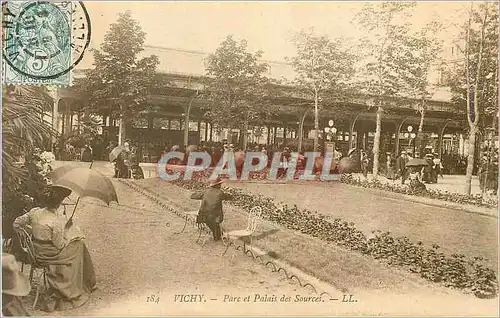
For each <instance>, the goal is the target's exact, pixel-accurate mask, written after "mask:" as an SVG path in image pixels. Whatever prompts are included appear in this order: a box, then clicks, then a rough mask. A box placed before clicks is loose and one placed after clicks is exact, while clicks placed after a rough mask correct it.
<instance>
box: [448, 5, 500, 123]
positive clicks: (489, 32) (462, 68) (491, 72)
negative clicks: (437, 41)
mask: <svg viewBox="0 0 500 318" xmlns="http://www.w3.org/2000/svg"><path fill="white" fill-rule="evenodd" d="M484 10H488V16H487V18H486V20H484ZM471 14H472V23H471V28H470V41H469V42H470V44H469V50H470V57H469V63H470V65H469V82H470V83H471V84H473V83H475V82H476V80H477V81H478V87H479V95H478V101H477V104H478V106H479V109H478V110H479V112H480V113H481V114H483V115H484V116H483V117H482V118H481V119H482V120H481V121H479V122H478V124H479V126H480V127H479V128H484V127H486V126H488V125H491V122H492V121H495V120H496V119H495V118H494V116H495V115H496V113H497V112H498V71H497V70H498V23H497V21H498V9H497V8H496V6H495V5H494V4H493V3H485V4H481V5H480V6H479V9H478V10H474V11H473V12H472V13H471ZM482 24H485V30H484V40H483V52H482V57H481V59H482V62H481V64H482V65H481V70H480V72H479V73H478V72H477V70H478V62H479V60H478V58H479V51H480V41H481V29H480V27H481V25H482ZM468 28H469V26H468V24H467V23H464V25H463V26H462V33H461V36H460V41H459V43H457V47H458V48H459V49H460V50H461V52H462V54H463V55H464V58H465V55H466V52H465V48H464V47H463V46H464V44H463V42H464V41H463V39H466V38H467V30H468ZM446 75H447V76H446V79H447V82H446V84H447V85H449V86H450V87H451V90H452V93H453V102H454V103H457V104H459V105H462V107H464V108H467V70H466V63H464V62H462V63H457V64H452V65H450V67H449V68H448V69H446Z"/></svg>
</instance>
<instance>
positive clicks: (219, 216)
mask: <svg viewBox="0 0 500 318" xmlns="http://www.w3.org/2000/svg"><path fill="white" fill-rule="evenodd" d="M222 182H223V180H222V179H220V178H217V180H216V181H214V182H212V184H210V187H209V189H208V190H207V191H206V192H205V194H204V195H203V199H202V200H201V206H200V211H199V212H198V219H197V220H196V221H197V222H198V223H205V224H206V225H207V226H208V227H209V228H210V230H211V231H212V234H213V236H214V241H219V240H220V239H221V237H222V230H221V228H220V224H221V223H222V221H224V213H223V212H222V200H223V198H224V193H223V192H222V190H221V185H222Z"/></svg>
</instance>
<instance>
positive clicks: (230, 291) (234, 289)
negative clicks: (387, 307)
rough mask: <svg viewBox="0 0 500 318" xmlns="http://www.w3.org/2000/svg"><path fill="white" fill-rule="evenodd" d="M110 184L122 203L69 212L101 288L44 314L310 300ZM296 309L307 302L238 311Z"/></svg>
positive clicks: (226, 310)
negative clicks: (191, 298) (183, 297)
mask: <svg viewBox="0 0 500 318" xmlns="http://www.w3.org/2000/svg"><path fill="white" fill-rule="evenodd" d="M99 170H101V171H102V172H104V173H107V172H106V171H105V170H102V169H99ZM113 183H114V185H115V187H116V190H117V193H118V197H119V200H120V205H116V204H114V203H112V206H111V207H107V206H106V205H104V204H103V203H101V202H99V201H96V200H93V199H91V198H85V199H82V200H81V201H80V204H79V207H78V210H77V211H76V214H75V224H77V225H78V226H80V228H81V229H82V231H83V233H85V235H86V244H87V246H88V248H89V251H90V254H91V256H92V260H93V263H94V267H95V270H96V275H97V282H98V287H99V289H98V290H97V291H95V292H94V293H93V294H92V297H91V300H90V301H89V302H88V303H87V304H86V305H84V306H83V307H81V308H78V309H75V310H71V311H66V312H54V313H51V314H50V315H64V316H67V315H118V316H127V315H134V316H139V315H179V314H191V315H193V314H196V315H208V314H215V315H222V314H228V315H236V314H238V313H242V309H241V304H236V303H224V302H223V299H224V296H225V295H231V296H235V297H236V296H241V297H243V296H247V295H252V299H253V295H254V294H260V295H262V296H264V295H266V294H267V295H269V296H270V295H279V296H281V295H283V294H286V295H289V296H293V297H294V296H295V295H296V294H300V295H303V296H314V295H315V294H314V293H313V292H312V291H311V290H310V289H309V288H302V287H300V286H299V285H298V284H297V283H296V282H294V281H290V280H289V279H287V278H285V277H284V275H283V273H275V272H272V271H271V269H270V268H269V267H264V266H263V265H260V264H258V263H255V262H254V261H253V260H252V259H251V258H250V257H243V256H242V254H241V252H239V253H237V254H236V257H235V258H234V260H233V261H231V260H230V259H231V258H230V256H231V254H232V253H228V254H227V255H226V256H224V257H221V255H222V253H223V251H224V246H223V245H222V243H221V242H217V243H216V242H214V241H213V240H211V238H210V240H208V242H207V243H206V245H205V246H202V245H201V244H197V243H196V242H195V241H196V238H197V233H196V230H195V229H194V228H193V226H189V225H188V228H187V229H186V231H185V232H184V233H181V234H179V235H176V234H174V232H178V231H180V230H181V229H182V227H183V224H184V220H183V219H181V218H180V217H178V216H177V215H174V214H172V213H169V212H167V211H165V210H161V209H160V208H159V207H157V206H156V205H154V204H153V203H152V201H151V200H149V199H147V198H146V197H144V196H143V195H141V194H139V193H137V192H135V191H133V190H132V189H130V188H129V187H127V186H126V185H124V184H122V183H120V182H118V181H116V180H113ZM71 199H73V200H74V199H75V198H71ZM167 225H168V226H167ZM231 248H232V247H231ZM231 248H230V251H229V252H231ZM176 294H203V295H204V300H206V301H207V302H206V303H178V302H177V303H176V302H174V297H175V295H176ZM151 295H154V296H155V297H159V299H160V300H159V302H158V303H150V302H147V297H148V296H151ZM210 299H217V300H210ZM285 305H286V306H285ZM301 306H305V304H302V303H297V306H293V304H282V305H280V304H279V303H259V302H256V303H252V302H251V303H248V304H245V307H244V313H245V314H259V313H260V314H263V313H264V314H265V313H274V314H278V313H279V312H280V310H281V311H283V312H288V313H289V314H291V313H295V314H297V313H300V312H301V310H302V312H303V313H304V314H306V313H307V311H304V310H305V309H304V308H305V307H302V309H301ZM287 308H288V309H287ZM290 310H293V312H292V311H290ZM320 312H321V311H320ZM34 314H35V315H46V313H43V312H40V311H36V312H34Z"/></svg>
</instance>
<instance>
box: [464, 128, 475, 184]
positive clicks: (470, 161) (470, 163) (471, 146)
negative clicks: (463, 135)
mask: <svg viewBox="0 0 500 318" xmlns="http://www.w3.org/2000/svg"><path fill="white" fill-rule="evenodd" d="M476 133H477V127H476V126H475V125H474V126H472V127H471V129H470V132H469V139H468V144H467V146H468V153H467V171H466V174H465V194H470V193H471V182H472V170H474V154H475V150H476Z"/></svg>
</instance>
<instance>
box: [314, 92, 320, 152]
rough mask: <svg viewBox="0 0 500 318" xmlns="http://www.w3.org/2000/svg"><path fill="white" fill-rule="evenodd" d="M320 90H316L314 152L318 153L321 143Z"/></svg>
mask: <svg viewBox="0 0 500 318" xmlns="http://www.w3.org/2000/svg"><path fill="white" fill-rule="evenodd" d="M318 112H319V111H318V90H317V89H315V90H314V151H318V141H319V118H318V117H319V114H318Z"/></svg>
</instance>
